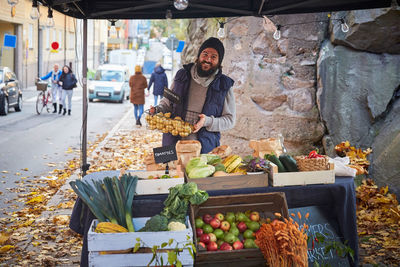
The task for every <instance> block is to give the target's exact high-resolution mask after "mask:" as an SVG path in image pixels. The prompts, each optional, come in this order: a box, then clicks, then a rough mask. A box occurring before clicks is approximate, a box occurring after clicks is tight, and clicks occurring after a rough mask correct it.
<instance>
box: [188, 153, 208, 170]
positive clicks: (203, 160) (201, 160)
mask: <svg viewBox="0 0 400 267" xmlns="http://www.w3.org/2000/svg"><path fill="white" fill-rule="evenodd" d="M204 166H207V157H206V156H200V157H195V158H192V159H191V160H189V162H188V164H186V167H185V168H186V173H187V174H189V173H190V171H191V170H192V169H193V168H195V167H204Z"/></svg>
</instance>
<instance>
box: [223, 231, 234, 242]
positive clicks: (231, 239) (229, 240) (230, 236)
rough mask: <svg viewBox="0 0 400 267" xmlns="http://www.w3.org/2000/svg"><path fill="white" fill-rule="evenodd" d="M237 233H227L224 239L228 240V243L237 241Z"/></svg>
mask: <svg viewBox="0 0 400 267" xmlns="http://www.w3.org/2000/svg"><path fill="white" fill-rule="evenodd" d="M235 239H236V238H235V235H234V234H232V233H229V232H228V233H225V236H224V241H225V242H226V243H229V244H233V242H235Z"/></svg>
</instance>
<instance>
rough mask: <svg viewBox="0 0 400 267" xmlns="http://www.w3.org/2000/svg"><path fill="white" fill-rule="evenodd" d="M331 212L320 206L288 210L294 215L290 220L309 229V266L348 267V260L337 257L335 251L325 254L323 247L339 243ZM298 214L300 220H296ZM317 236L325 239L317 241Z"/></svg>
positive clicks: (335, 221) (336, 225) (327, 208)
mask: <svg viewBox="0 0 400 267" xmlns="http://www.w3.org/2000/svg"><path fill="white" fill-rule="evenodd" d="M331 210H332V209H331V208H329V207H322V206H309V207H302V208H294V209H289V214H295V215H296V216H295V217H293V216H290V217H291V218H293V219H294V220H295V221H296V222H298V223H299V225H302V224H303V223H305V224H306V225H308V227H309V228H308V230H307V236H308V237H309V238H308V251H307V254H308V265H309V266H314V263H315V262H317V263H318V264H319V266H335V267H336V266H338V267H342V266H343V267H347V266H350V262H349V258H348V257H345V258H343V257H339V256H338V255H337V253H336V251H335V250H333V249H331V250H330V251H329V252H328V253H325V247H326V246H328V245H330V244H331V243H332V242H340V243H341V240H340V237H339V236H340V235H339V233H340V231H339V225H338V223H337V220H336V218H335V217H334V216H333V214H332V212H331ZM298 212H300V214H301V216H302V219H301V220H300V219H299V218H298V215H297V213H298ZM307 213H309V217H308V219H305V215H306V214H307ZM319 234H320V235H322V236H323V237H324V238H325V241H324V242H321V241H320V240H319V239H318V235H319Z"/></svg>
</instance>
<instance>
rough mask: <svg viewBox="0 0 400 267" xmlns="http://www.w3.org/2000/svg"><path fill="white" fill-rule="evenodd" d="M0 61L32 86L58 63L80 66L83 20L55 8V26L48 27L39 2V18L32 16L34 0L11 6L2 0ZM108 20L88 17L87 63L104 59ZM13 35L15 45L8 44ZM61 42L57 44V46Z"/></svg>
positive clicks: (45, 14) (92, 66) (46, 10)
mask: <svg viewBox="0 0 400 267" xmlns="http://www.w3.org/2000/svg"><path fill="white" fill-rule="evenodd" d="M0 4H1V6H2V8H1V9H0V38H1V39H0V42H1V43H0V45H1V54H0V65H1V66H7V67H9V68H11V69H12V70H14V72H15V73H16V75H17V77H18V79H19V80H20V82H21V83H22V85H23V87H27V86H33V85H34V83H35V78H36V77H38V76H42V75H45V74H46V73H47V72H48V71H50V70H51V69H52V67H53V65H54V64H55V63H57V64H59V65H60V66H62V65H69V66H70V67H72V69H73V70H74V72H76V70H80V69H81V66H79V64H80V63H81V60H82V52H83V45H82V42H83V38H82V37H83V34H82V24H83V23H82V21H80V20H77V19H74V18H71V17H67V16H65V15H63V14H61V13H59V12H57V11H53V19H54V26H53V27H48V25H47V19H48V18H47V16H48V8H47V7H45V6H42V5H40V4H39V7H38V9H39V13H40V17H39V19H35V20H33V19H31V17H30V12H31V10H32V1H29V0H20V1H18V3H17V4H16V5H15V6H14V7H11V6H10V5H9V4H8V1H7V0H0ZM106 28H107V21H105V20H104V21H103V20H89V21H88V67H89V68H96V67H97V66H98V65H99V64H101V63H103V62H104V60H105V55H106V49H107V31H105V30H104V29H106ZM5 36H6V37H9V36H11V37H14V36H15V37H14V38H15V39H16V42H15V48H14V47H10V46H5V43H4V38H5ZM56 43H57V44H58V48H57V49H54V48H55V47H56Z"/></svg>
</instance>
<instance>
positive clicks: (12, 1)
mask: <svg viewBox="0 0 400 267" xmlns="http://www.w3.org/2000/svg"><path fill="white" fill-rule="evenodd" d="M7 2H8V4H9V5H10V6H11V7H13V6H15V5H16V4H18V0H7Z"/></svg>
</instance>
